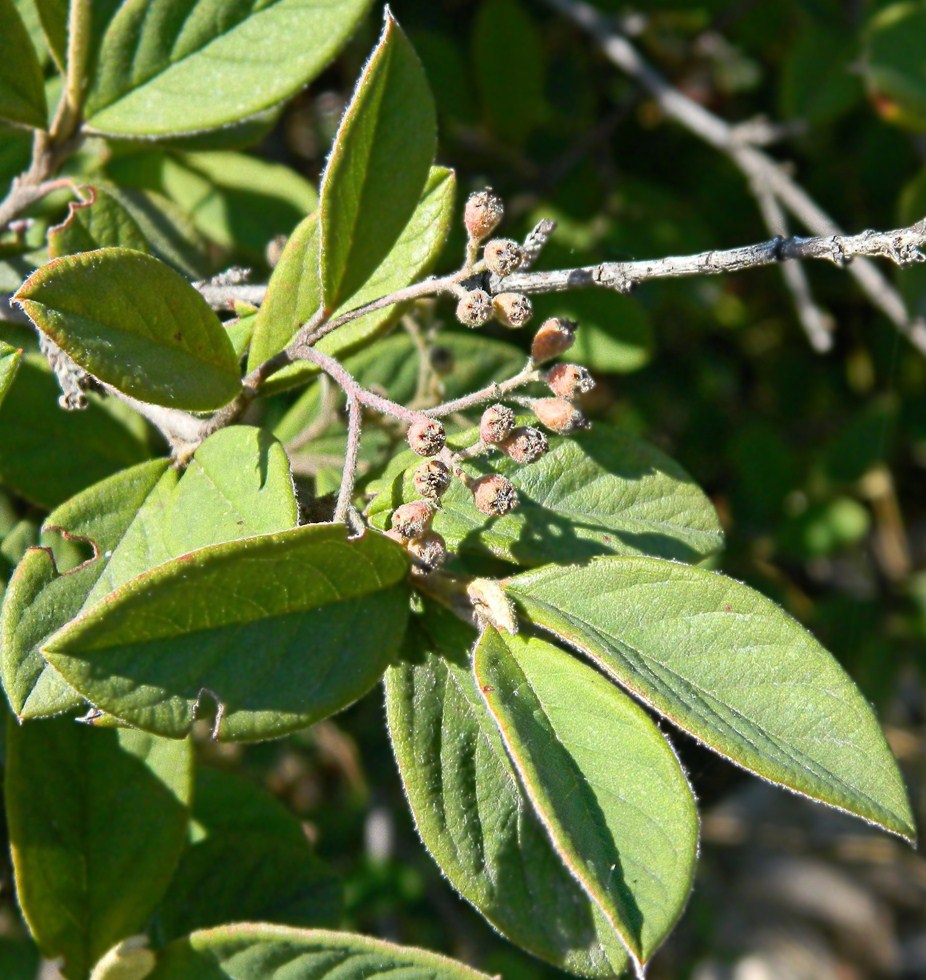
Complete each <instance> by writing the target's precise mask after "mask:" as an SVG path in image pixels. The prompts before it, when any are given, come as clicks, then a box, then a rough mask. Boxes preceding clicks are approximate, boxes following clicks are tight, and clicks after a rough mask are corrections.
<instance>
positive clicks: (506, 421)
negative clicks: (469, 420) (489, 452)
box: [479, 405, 515, 446]
mask: <svg viewBox="0 0 926 980" xmlns="http://www.w3.org/2000/svg"><path fill="white" fill-rule="evenodd" d="M514 419H515V415H514V412H513V411H512V410H511V409H510V408H509V407H508V406H507V405H490V406H489V407H488V408H487V409H486V410H485V411H484V412H483V413H482V418H481V419H480V421H479V438H480V439H481V440H482V441H483V442H484V443H485V444H486V445H487V446H492V445H495V443H497V442H501V441H502V440H503V439H507V438H508V436H510V435H511V430H512V429H513V428H514Z"/></svg>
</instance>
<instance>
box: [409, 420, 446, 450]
mask: <svg viewBox="0 0 926 980" xmlns="http://www.w3.org/2000/svg"><path fill="white" fill-rule="evenodd" d="M445 441H446V438H445V435H444V427H443V426H442V425H441V424H440V422H438V421H437V419H429V418H428V417H427V416H425V415H422V416H421V417H420V418H417V419H415V421H414V422H412V424H411V425H410V426H409V427H408V444H409V446H411V447H412V449H413V450H414V451H415V452H416V453H418V455H419V456H436V455H437V454H438V453H439V452H440V451H441V450H442V449H443V448H444V443H445Z"/></svg>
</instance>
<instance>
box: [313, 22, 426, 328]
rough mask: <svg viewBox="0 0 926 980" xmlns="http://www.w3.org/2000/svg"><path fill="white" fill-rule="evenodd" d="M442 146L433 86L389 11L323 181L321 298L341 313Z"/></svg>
mask: <svg viewBox="0 0 926 980" xmlns="http://www.w3.org/2000/svg"><path fill="white" fill-rule="evenodd" d="M436 148H437V121H436V117H435V111H434V101H433V99H432V98H431V92H430V90H429V89H428V82H427V79H426V78H425V75H424V70H423V69H422V67H421V62H420V61H419V60H418V56H417V55H416V54H415V50H414V48H413V47H412V46H411V42H410V41H409V40H408V38H407V37H406V36H405V34H404V33H403V31H402V29H401V28H400V27H399V25H398V24H397V23H396V21H395V19H394V18H393V16H392V14H390V13H389V12H388V10H387V12H386V20H385V25H384V27H383V33H382V36H381V37H380V40H379V44H378V45H377V46H376V50H375V51H374V52H373V54H372V56H371V57H370V60H369V61H368V62H367V64H366V67H365V68H364V70H363V74H362V75H361V76H360V80H359V81H358V82H357V87H356V89H355V90H354V94H353V97H352V98H351V101H350V105H349V106H348V107H347V111H346V112H345V113H344V118H343V119H342V120H341V125H340V127H339V128H338V132H337V135H336V136H335V140H334V147H333V149H332V151H331V156H330V157H329V159H328V166H327V167H326V168H325V174H324V177H323V178H322V185H321V193H320V197H321V201H320V204H319V224H320V243H321V287H322V299H323V303H324V306H325V309H326V310H327V311H329V312H330V311H333V310H335V309H337V307H338V306H340V304H341V303H342V302H343V301H344V300H345V299H347V298H348V297H349V296H352V295H353V294H354V293H356V292H357V290H358V289H360V287H361V286H363V284H364V283H365V282H366V281H367V279H369V278H370V276H371V275H372V274H373V273H374V272H375V271H376V269H377V267H378V266H379V264H380V263H381V262H382V260H383V259H384V258H385V257H386V255H387V254H388V253H389V251H390V249H391V248H392V246H393V245H394V244H395V242H396V240H397V239H398V237H399V235H400V234H401V232H402V229H403V228H404V227H405V226H406V225H407V224H408V221H409V219H410V218H411V216H412V214H413V212H414V210H415V207H416V206H417V204H418V199H419V198H420V197H421V192H422V189H423V188H424V185H425V181H426V180H427V178H428V171H429V169H430V166H431V162H432V161H433V159H434V152H435V150H436Z"/></svg>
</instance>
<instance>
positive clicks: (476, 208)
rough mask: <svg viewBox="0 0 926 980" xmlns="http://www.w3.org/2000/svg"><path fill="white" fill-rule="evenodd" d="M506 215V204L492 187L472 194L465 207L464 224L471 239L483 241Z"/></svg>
mask: <svg viewBox="0 0 926 980" xmlns="http://www.w3.org/2000/svg"><path fill="white" fill-rule="evenodd" d="M504 216H505V205H504V204H502V199H501V198H500V197H498V195H496V194H493V193H492V190H491V188H489V187H487V188H486V189H485V190H484V191H477V192H476V193H475V194H470V196H469V198H468V199H467V201H466V207H465V208H464V209H463V224H464V225H465V226H466V233H467V235H469V239H470V241H472V242H481V241H483V240H484V239H486V238H488V237H489V235H491V234H492V232H493V231H495V229H496V228H497V227H498V226H499V224H500V223H501V220H502V218H503V217H504Z"/></svg>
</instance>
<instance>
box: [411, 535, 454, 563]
mask: <svg viewBox="0 0 926 980" xmlns="http://www.w3.org/2000/svg"><path fill="white" fill-rule="evenodd" d="M408 553H409V554H410V555H411V556H412V557H413V558H416V559H417V560H418V563H419V564H420V565H421V566H422V570H423V571H424V572H433V571H434V570H435V569H436V568H440V567H441V565H443V564H444V562H445V561H446V560H447V542H446V541H444V539H443V538H442V537H441V536H440V535H439V534H438V533H437V532H436V531H431V532H430V534H426V535H425V536H424V537H423V538H419V539H418V540H417V541H411V542H410V543H409V545H408Z"/></svg>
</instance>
